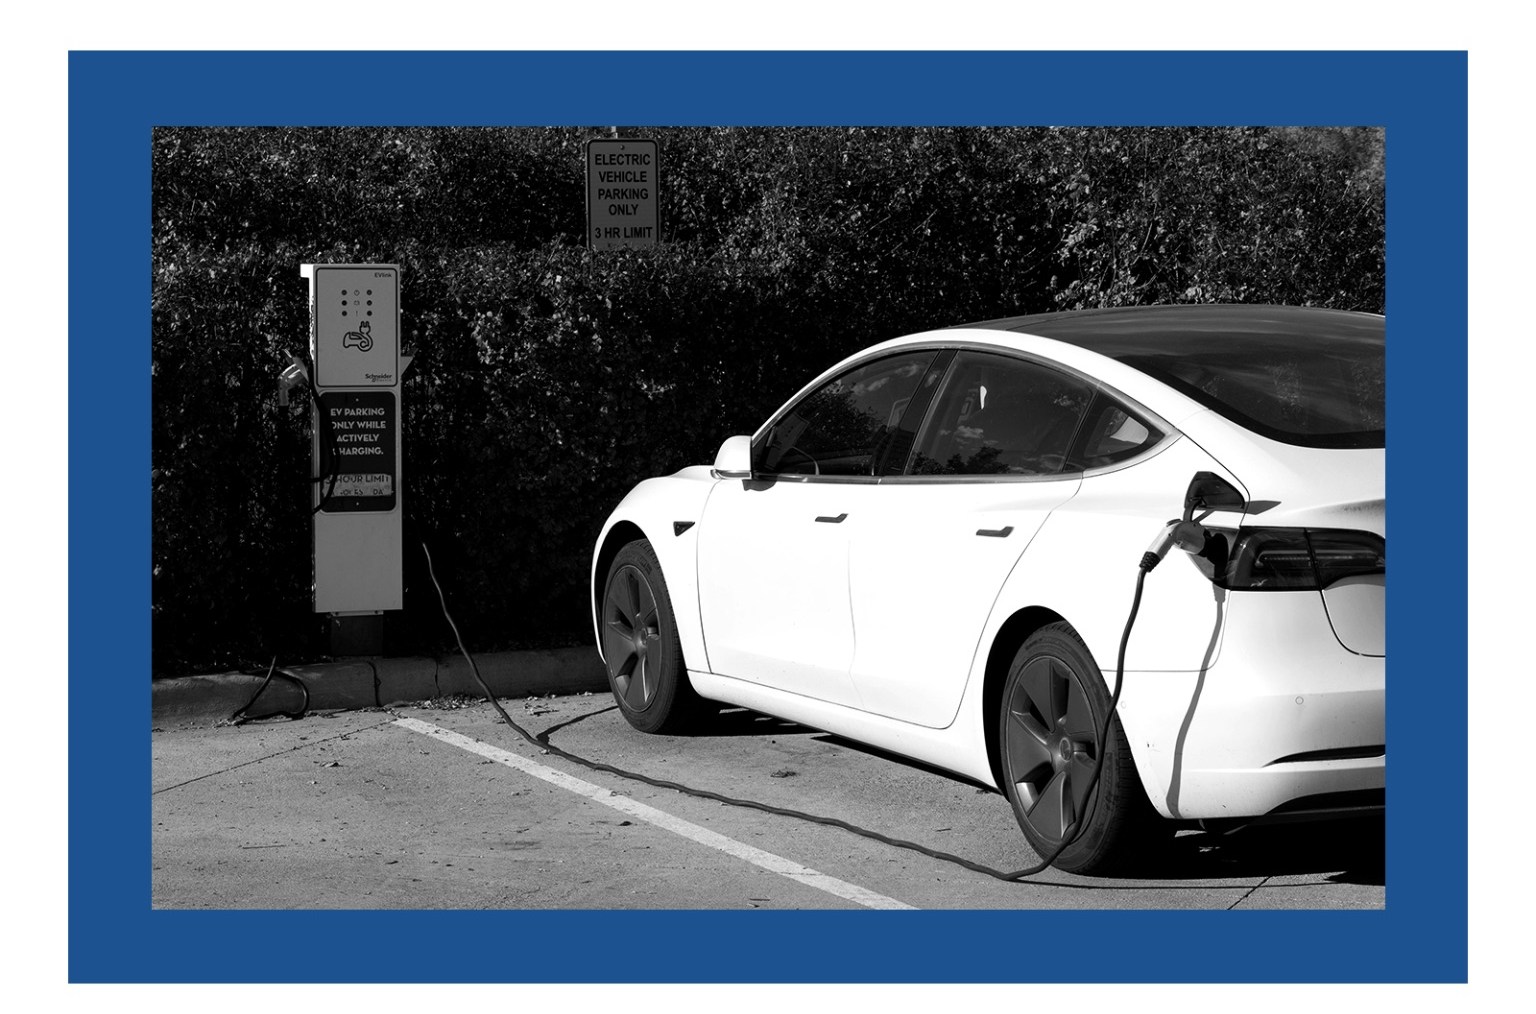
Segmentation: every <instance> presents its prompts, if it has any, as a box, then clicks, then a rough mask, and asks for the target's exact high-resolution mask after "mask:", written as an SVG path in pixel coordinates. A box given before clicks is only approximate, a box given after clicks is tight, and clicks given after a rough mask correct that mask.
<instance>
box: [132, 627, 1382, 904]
mask: <svg viewBox="0 0 1536 1014" xmlns="http://www.w3.org/2000/svg"><path fill="white" fill-rule="evenodd" d="M589 654H590V653H589ZM592 658H594V659H595V655H592ZM482 667H483V668H485V666H484V665H482ZM598 672H599V674H600V672H601V669H600V668H599V669H598ZM442 685H443V682H442V679H441V668H439V678H438V681H437V686H438V687H439V688H440V687H441V686H442ZM455 686H457V684H455ZM244 689H245V693H246V694H247V695H248V693H249V691H250V689H251V688H250V687H249V686H246V687H245V688H244ZM370 689H371V688H370ZM274 703H277V702H275V699H274ZM503 703H504V706H505V707H506V708H507V710H508V711H509V713H510V714H511V716H512V718H513V719H514V720H515V721H516V722H518V724H520V725H522V726H523V727H524V728H525V729H527V730H528V731H529V732H530V733H531V734H534V735H543V736H545V737H547V741H548V742H549V743H550V744H552V745H554V746H557V747H559V748H561V749H562V750H565V751H569V752H570V753H572V754H576V755H579V756H581V757H584V758H587V759H589V760H593V761H598V762H601V763H603V764H606V765H610V766H612V767H613V768H617V769H620V770H622V771H627V772H637V773H641V774H645V775H649V776H651V777H652V778H656V779H664V780H672V781H676V782H680V783H685V784H687V785H689V786H692V787H695V788H698V789H703V790H707V791H710V792H713V793H717V794H720V795H724V796H728V797H731V798H734V799H738V800H746V801H755V802H759V803H764V804H769V805H772V806H776V807H783V808H791V809H795V810H801V811H807V812H810V813H814V814H820V815H824V816H828V817H834V818H837V819H839V820H842V821H846V822H848V823H849V824H852V825H855V826H857V827H860V828H864V829H867V830H869V831H873V832H876V833H878V834H881V835H884V836H886V837H888V838H892V839H900V840H904V841H909V842H912V843H916V844H918V845H921V846H923V847H924V848H927V849H929V850H931V851H933V852H941V853H946V854H948V855H950V856H954V857H959V858H962V859H965V860H967V861H969V862H971V863H975V864H980V865H982V866H986V867H991V868H994V869H996V870H1000V871H1010V870H1016V869H1019V868H1022V867H1025V866H1028V865H1031V864H1032V863H1033V862H1034V861H1035V857H1034V855H1033V854H1032V853H1031V852H1030V850H1029V848H1028V846H1027V844H1026V843H1025V841H1024V839H1023V836H1022V834H1021V833H1020V832H1019V830H1018V828H1017V825H1016V824H1015V823H1014V819H1013V815H1012V812H1011V810H1010V808H1009V806H1008V804H1007V801H1006V800H1005V799H1004V798H1003V797H1002V796H1001V795H999V794H998V793H997V792H996V791H994V790H989V789H987V788H985V787H981V786H977V785H975V784H973V783H970V782H967V781H964V780H961V779H958V778H955V777H952V776H950V775H947V774H945V773H942V772H937V771H933V770H931V769H927V768H924V767H921V766H917V765H913V764H911V763H908V762H906V761H903V760H900V759H898V758H893V757H891V756H888V755H885V754H881V753H877V752H873V751H870V750H868V749H866V748H863V747H860V746H858V745H856V744H853V743H850V742H847V741H845V740H841V739H838V738H836V737H833V736H830V735H827V734H825V733H822V732H819V731H816V730H813V729H808V728H805V727H803V726H798V725H794V724H792V723H787V722H782V721H779V720H777V719H773V718H769V717H768V716H764V715H759V714H755V713H753V712H749V711H745V710H741V709H731V710H727V711H725V712H723V713H722V714H721V715H720V716H719V717H718V718H717V719H716V720H715V721H714V722H713V723H712V724H711V725H710V726H708V727H707V729H706V730H705V731H703V732H702V733H701V734H698V735H693V736H651V735H645V734H642V733H639V732H637V731H635V730H633V729H632V728H630V727H629V725H628V724H627V723H625V721H624V720H623V718H622V717H621V716H620V715H619V713H618V711H617V710H616V709H615V708H614V705H613V701H612V699H611V698H610V697H609V696H608V695H607V694H606V693H605V692H601V691H593V692H588V691H582V690H577V691H572V692H563V693H559V694H551V693H544V694H535V693H520V694H518V695H516V696H511V697H508V698H507V699H505V700H504V702H503ZM312 704H313V701H312ZM222 710H223V709H222V702H221V703H220V706H219V707H218V708H207V709H204V710H203V711H201V712H198V711H197V710H196V709H190V710H188V709H185V708H183V709H171V708H161V707H159V706H158V705H157V708H156V718H155V727H154V730H153V732H152V734H151V742H152V750H153V761H152V775H153V804H152V819H153V829H152V830H153V837H152V855H153V865H154V870H153V876H152V884H153V888H152V891H153V898H152V901H153V905H154V906H155V907H156V908H165V909H197V908H222V909H250V908H343V909H347V908H367V909H377V908H461V909H462V908H472V909H480V908H526V909H637V908H643V909H754V908H765V909H857V908H944V909H989V908H993V909H995V908H1020V909H1024V908H1035V909H1071V908H1094V909H1166V908H1179V909H1264V908H1270V909H1381V908H1383V907H1384V906H1385V893H1386V888H1385V873H1384V857H1383V841H1382V838H1383V834H1382V831H1383V828H1382V824H1381V822H1380V821H1374V822H1355V823H1352V824H1348V825H1322V824H1306V825H1295V826H1290V827H1279V828H1271V829H1260V828H1251V829H1248V830H1247V831H1243V832H1239V833H1237V834H1233V835H1228V836H1217V835H1213V834H1207V833H1205V832H1200V831H1186V832H1183V833H1181V834H1179V835H1178V836H1177V837H1175V838H1174V839H1173V840H1172V844H1171V846H1170V847H1168V848H1165V849H1161V850H1155V851H1149V861H1148V862H1147V863H1145V864H1144V866H1143V868H1142V869H1139V870H1137V871H1136V875H1135V876H1132V877H1124V878H1105V877H1083V876H1075V875H1071V874H1066V873H1061V872H1059V871H1055V870H1049V871H1046V872H1045V873H1043V874H1041V875H1039V876H1036V877H1033V878H1030V879H1029V880H1027V881H1025V882H1022V883H1010V882H1005V881H1003V880H1000V879H997V878H995V877H993V876H989V875H987V874H985V873H980V872H976V871H975V870H973V869H968V868H966V867H965V866H963V865H960V864H959V863H957V862H955V861H954V860H953V859H946V858H937V857H935V856H933V855H928V854H925V853H923V852H921V851H916V850H913V849H911V848H904V847H899V846H897V845H893V844H889V843H886V842H882V841H878V840H875V839H873V838H869V837H862V836H860V835H858V834H855V833H852V832H851V831H849V830H845V829H843V828H840V827H834V826H828V825H825V824H819V823H811V822H807V821H805V820H803V819H798V818H794V817H789V816H784V815H780V814H776V813H768V812H762V811H760V810H756V809H751V808H745V807H741V806H733V805H726V804H725V803H722V802H719V801H716V800H713V799H705V798H698V797H696V796H691V795H687V794H685V793H682V792H679V791H676V790H673V789H668V788H658V787H655V786H652V785H648V784H645V783H643V782H639V781H635V780H632V779H630V778H626V777H623V776H621V775H619V774H616V773H613V772H610V771H602V770H593V769H591V768H589V767H585V766H583V765H581V764H578V763H575V762H572V761H570V760H567V759H565V758H563V757H560V756H558V755H556V754H554V753H551V752H546V751H545V749H544V748H542V747H539V746H534V745H530V744H529V743H527V742H525V741H524V740H522V739H521V738H520V737H518V736H517V735H516V734H515V733H514V732H513V731H512V730H511V729H509V728H508V727H507V726H506V725H505V724H503V723H502V721H501V719H500V718H499V716H498V715H497V713H496V712H495V711H494V710H493V709H492V708H491V707H490V706H489V704H487V703H486V702H484V701H483V700H481V699H478V698H476V697H472V696H469V695H468V693H467V692H461V691H460V690H455V691H453V692H448V693H440V694H437V695H435V696H434V695H426V696H424V697H423V698H422V699H419V700H417V701H414V702H400V703H396V704H393V705H389V706H380V705H376V704H372V703H370V704H367V705H366V706H362V707H349V708H346V709H338V710H333V709H326V708H320V707H318V706H312V708H311V710H310V711H309V712H308V713H306V714H305V717H303V718H301V719H298V720H290V719H286V718H271V719H266V720H261V721H255V722H248V723H245V724H242V725H229V724H227V723H226V722H225V721H224V718H225V717H227V716H223V715H222Z"/></svg>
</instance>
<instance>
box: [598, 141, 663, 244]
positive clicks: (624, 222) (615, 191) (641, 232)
mask: <svg viewBox="0 0 1536 1014" xmlns="http://www.w3.org/2000/svg"><path fill="white" fill-rule="evenodd" d="M660 172H661V158H660V154H659V152H658V151H657V144H656V142H655V141H654V140H651V139H649V138H635V137H623V138H592V139H591V140H589V141H588V142H587V245H588V247H590V248H591V249H593V250H613V249H615V248H618V247H647V246H654V245H655V244H656V241H657V239H658V234H659V233H660V231H661V228H660V221H659V218H658V216H657V211H656V205H657V199H656V198H657V194H656V192H657V189H658V186H659V182H660Z"/></svg>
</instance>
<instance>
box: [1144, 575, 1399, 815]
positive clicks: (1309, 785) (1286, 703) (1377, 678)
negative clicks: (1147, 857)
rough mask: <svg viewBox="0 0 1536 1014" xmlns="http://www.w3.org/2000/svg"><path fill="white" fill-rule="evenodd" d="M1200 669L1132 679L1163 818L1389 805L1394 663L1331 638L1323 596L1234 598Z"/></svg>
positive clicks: (1147, 772)
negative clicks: (1212, 660)
mask: <svg viewBox="0 0 1536 1014" xmlns="http://www.w3.org/2000/svg"><path fill="white" fill-rule="evenodd" d="M1223 608H1224V610H1225V612H1226V616H1225V617H1224V618H1223V632H1222V645H1221V652H1220V655H1219V657H1218V662H1217V664H1215V665H1213V666H1212V667H1210V668H1209V669H1206V670H1204V671H1203V672H1193V673H1172V672H1144V673H1127V674H1126V685H1125V690H1124V692H1123V694H1122V696H1121V702H1120V709H1119V710H1120V717H1121V721H1122V723H1123V724H1124V725H1125V729H1126V734H1127V736H1128V737H1129V739H1130V742H1131V752H1132V755H1133V756H1134V757H1135V759H1136V765H1137V769H1138V771H1139V772H1140V774H1141V777H1142V783H1143V784H1144V785H1145V786H1146V789H1147V795H1148V796H1149V797H1150V798H1151V800H1152V803H1153V805H1154V806H1155V807H1156V808H1157V809H1158V811H1159V812H1161V813H1162V814H1163V815H1164V816H1166V817H1174V818H1180V819H1206V820H1220V819H1229V818H1244V819H1246V818H1254V817H1261V816H1264V815H1273V816H1274V817H1276V818H1279V817H1282V816H1285V815H1287V814H1289V815H1290V817H1291V819H1294V818H1295V817H1298V816H1300V815H1302V814H1307V815H1317V814H1319V813H1327V812H1333V811H1338V812H1358V811H1359V809H1360V808H1362V807H1364V808H1369V807H1371V806H1373V805H1377V804H1376V803H1374V802H1373V801H1379V800H1381V799H1384V791H1383V790H1384V789H1385V787H1386V659H1385V658H1382V657H1380V656H1367V655H1359V654H1355V653H1353V652H1351V651H1349V650H1347V649H1345V648H1344V647H1343V646H1342V645H1340V643H1339V641H1338V639H1337V638H1336V637H1335V636H1334V633H1333V629H1332V628H1331V627H1330V625H1329V622H1328V615H1327V613H1326V611H1325V610H1324V609H1323V607H1322V603H1321V601H1320V596H1319V594H1318V593H1317V592H1235V593H1231V594H1229V595H1227V597H1226V602H1225V603H1224V606H1223Z"/></svg>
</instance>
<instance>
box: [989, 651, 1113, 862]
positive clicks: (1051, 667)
mask: <svg viewBox="0 0 1536 1014" xmlns="http://www.w3.org/2000/svg"><path fill="white" fill-rule="evenodd" d="M1003 751H1004V758H1005V763H1006V765H1007V777H1008V779H1009V781H1010V782H1011V783H1012V785H1013V788H1014V792H1015V793H1017V796H1018V804H1019V809H1020V810H1021V811H1022V813H1023V819H1025V820H1027V821H1028V822H1029V825H1030V828H1031V829H1032V830H1034V832H1035V833H1036V834H1038V835H1039V836H1040V838H1042V839H1043V840H1045V841H1046V842H1048V843H1050V844H1060V842H1061V841H1062V839H1063V837H1064V836H1065V835H1066V834H1067V832H1068V830H1069V829H1070V828H1071V827H1072V825H1073V823H1074V821H1075V822H1076V823H1077V824H1078V827H1081V826H1082V824H1083V823H1085V822H1086V821H1087V819H1088V816H1089V814H1090V813H1091V804H1090V799H1089V790H1090V788H1091V779H1092V775H1093V766H1094V763H1095V761H1096V760H1097V759H1098V756H1099V744H1098V730H1097V729H1096V728H1095V722H1094V717H1093V710H1092V708H1091V707H1090V706H1089V703H1088V694H1087V691H1086V690H1085V689H1084V687H1083V684H1082V681H1081V680H1080V679H1079V677H1078V675H1077V673H1075V672H1074V671H1073V670H1072V667H1071V666H1069V665H1067V664H1066V663H1065V662H1063V661H1062V660H1061V659H1058V658H1053V657H1051V656H1048V655H1046V656H1036V657H1035V658H1033V659H1030V660H1029V661H1028V662H1027V663H1025V665H1024V668H1023V670H1022V671H1021V672H1020V673H1019V674H1018V678H1017V679H1016V680H1015V681H1014V683H1013V692H1012V694H1011V695H1010V697H1009V699H1008V713H1007V718H1006V720H1005V721H1004V723H1003ZM1077 815H1081V816H1080V817H1079V816H1077Z"/></svg>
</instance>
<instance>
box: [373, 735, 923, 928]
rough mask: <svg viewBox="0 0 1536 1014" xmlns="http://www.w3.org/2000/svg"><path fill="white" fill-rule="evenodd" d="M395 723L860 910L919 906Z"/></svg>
mask: <svg viewBox="0 0 1536 1014" xmlns="http://www.w3.org/2000/svg"><path fill="white" fill-rule="evenodd" d="M395 724H396V725H398V726H400V727H402V728H405V729H409V730H411V731H412V732H419V733H421V734H422V735H424V736H431V737H432V738H433V739H436V740H439V741H441V742H443V743H448V744H450V745H452V746H456V747H458V748H459V749H461V750H468V751H469V752H470V753H473V754H479V755H480V756H481V757H485V758H487V759H489V760H493V761H495V762H497V763H498V764H505V765H506V766H507V767H510V768H516V769H517V770H519V771H522V772H523V773H525V774H530V775H533V777H535V778H541V779H543V780H544V781H546V782H549V783H550V784H551V785H558V786H559V787H560V788H562V789H567V790H569V791H571V792H574V793H576V794H577V795H578V796H586V797H587V798H588V799H590V800H592V801H593V802H596V803H602V804H603V805H604V806H611V807H613V808H614V809H615V810H618V811H620V812H621V813H627V814H629V815H630V816H631V817H635V818H637V819H639V820H643V821H645V822H646V823H647V824H653V825H655V826H656V827H659V828H663V829H664V830H667V831H671V832H672V833H673V834H678V835H682V836H683V837H684V838H687V839H689V840H690V841H695V842H698V843H699V844H700V845H707V846H709V847H710V848H712V849H719V850H720V851H721V852H724V853H726V854H727V855H732V856H735V857H736V858H737V859H744V860H746V861H747V862H749V863H751V864H752V865H754V866H760V867H762V868H763V869H765V870H768V871H769V872H771V873H777V874H779V875H780V876H782V877H788V878H789V879H790V880H795V881H798V882H800V883H802V884H805V885H806V886H807V887H814V888H816V889H817V890H818V891H825V892H827V893H828V894H832V895H836V896H837V897H839V898H842V899H844V900H845V901H851V902H853V903H854V904H856V905H863V906H864V907H865V908H908V909H909V908H912V907H913V906H912V905H907V904H904V903H902V902H899V901H897V900H896V899H895V898H887V897H886V896H885V895H883V894H876V893H875V892H874V891H870V890H866V889H865V888H862V887H859V886H858V885H857V884H850V883H848V882H847V881H845V880H838V879H837V878H836V877H829V876H827V875H826V874H825V873H818V872H816V871H815V870H813V869H811V868H810V867H808V866H801V865H800V864H799V863H794V862H790V861H789V860H788V859H785V858H783V857H782V856H776V855H774V854H773V853H772V852H764V851H763V850H762V849H759V848H753V847H752V846H751V845H747V844H745V843H743V842H739V841H737V840H736V839H734V838H727V837H726V836H725V835H723V834H719V833H717V832H715V831H711V830H709V829H708V828H706V827H700V826H699V825H698V824H694V823H691V822H689V821H686V820H683V819H682V818H681V817H674V816H672V814H670V813H667V812H665V811H663V810H658V809H656V808H655V807H654V806H647V805H646V804H644V803H641V802H637V801H636V800H633V799H630V798H629V797H628V796H621V795H619V794H618V793H616V792H613V791H610V790H609V789H605V788H603V787H602V786H601V785H593V784H592V783H591V782H586V781H582V780H581V779H580V778H573V777H572V776H570V775H568V774H566V773H565V772H563V771H556V770H555V769H554V768H551V767H546V766H544V765H543V764H540V763H538V762H537V761H532V760H529V759H528V758H526V757H520V756H518V755H517V754H515V753H510V752H508V751H506V750H503V749H501V748H500V747H495V746H491V745H490V744H489V743H482V742H480V741H479V740H478V739H471V738H469V737H468V736H463V735H460V734H459V733H457V732H450V731H449V730H447V729H444V728H441V727H439V726H436V725H431V724H430V723H427V722H422V721H418V720H417V719H414V718H398V719H396V720H395Z"/></svg>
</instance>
